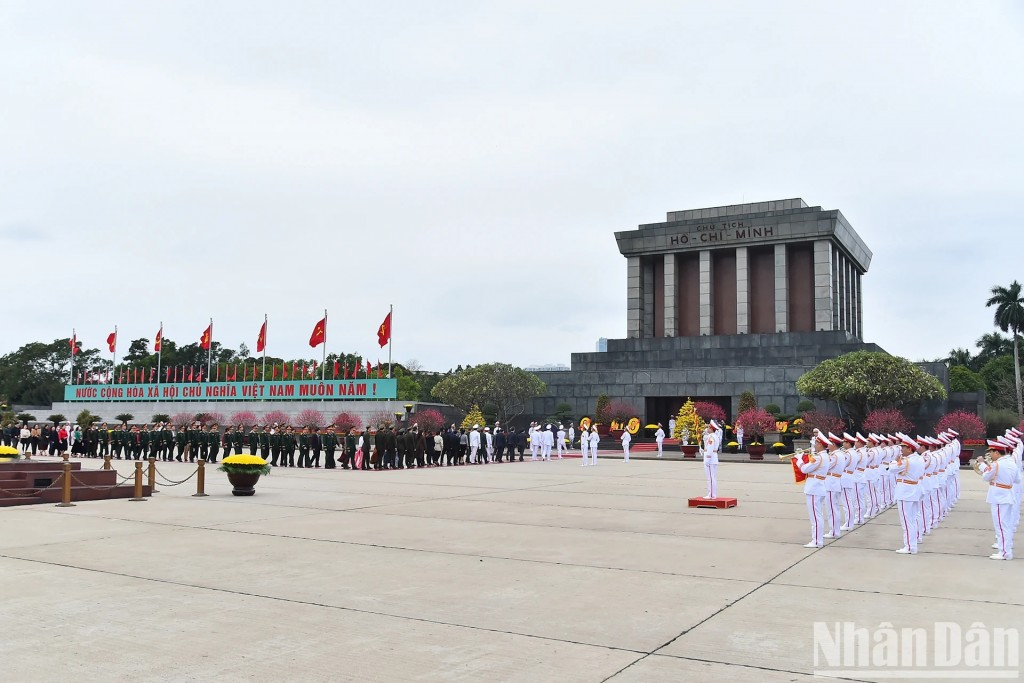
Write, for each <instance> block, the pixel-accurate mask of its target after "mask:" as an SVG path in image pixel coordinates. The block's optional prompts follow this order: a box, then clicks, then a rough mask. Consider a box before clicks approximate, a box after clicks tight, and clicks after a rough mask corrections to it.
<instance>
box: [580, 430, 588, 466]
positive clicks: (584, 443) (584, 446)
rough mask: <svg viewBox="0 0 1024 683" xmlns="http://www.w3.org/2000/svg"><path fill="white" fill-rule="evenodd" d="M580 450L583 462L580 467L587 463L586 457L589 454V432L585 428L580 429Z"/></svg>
mask: <svg viewBox="0 0 1024 683" xmlns="http://www.w3.org/2000/svg"><path fill="white" fill-rule="evenodd" d="M580 452H581V453H582V454H583V464H582V465H580V467H586V466H587V465H588V464H589V463H588V462H587V458H588V457H589V456H590V432H588V431H587V430H586V429H583V430H581V431H580Z"/></svg>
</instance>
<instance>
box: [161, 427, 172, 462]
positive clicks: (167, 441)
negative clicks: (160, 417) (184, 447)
mask: <svg viewBox="0 0 1024 683" xmlns="http://www.w3.org/2000/svg"><path fill="white" fill-rule="evenodd" d="M163 434H164V460H166V461H168V462H170V461H171V460H174V428H173V427H172V426H171V424H170V423H168V424H165V425H164V432H163Z"/></svg>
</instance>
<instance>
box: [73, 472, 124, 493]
mask: <svg viewBox="0 0 1024 683" xmlns="http://www.w3.org/2000/svg"><path fill="white" fill-rule="evenodd" d="M71 481H73V482H77V483H78V485H79V486H84V487H85V488H87V489H92V490H93V491H109V490H110V489H116V488H117V487H118V484H113V485H112V486H90V485H89V484H86V483H85V482H84V481H82V480H81V479H79V478H78V477H76V476H75V475H73V474H72V475H71Z"/></svg>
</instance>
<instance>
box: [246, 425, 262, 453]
mask: <svg viewBox="0 0 1024 683" xmlns="http://www.w3.org/2000/svg"><path fill="white" fill-rule="evenodd" d="M247 437H248V439H249V455H256V452H257V451H258V450H259V447H260V435H259V432H257V431H256V425H253V426H252V429H250V430H249V434H248V435H247Z"/></svg>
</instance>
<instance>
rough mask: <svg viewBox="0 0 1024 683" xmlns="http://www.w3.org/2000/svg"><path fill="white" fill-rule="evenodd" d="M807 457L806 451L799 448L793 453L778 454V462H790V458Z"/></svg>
mask: <svg viewBox="0 0 1024 683" xmlns="http://www.w3.org/2000/svg"><path fill="white" fill-rule="evenodd" d="M805 455H807V449H806V448H801V449H800V450H798V451H796V452H794V453H779V460H790V459H792V458H802V457H803V456H805Z"/></svg>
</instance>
